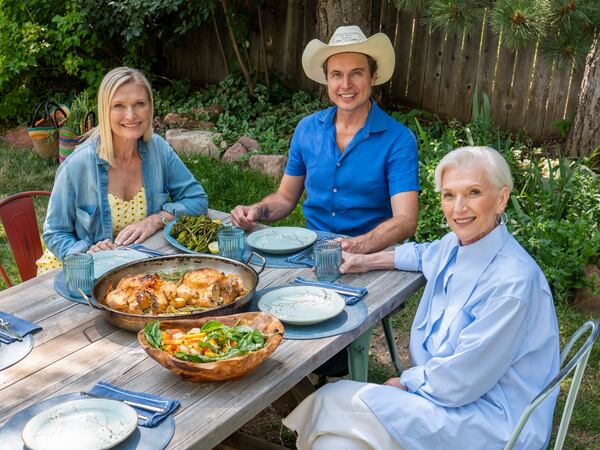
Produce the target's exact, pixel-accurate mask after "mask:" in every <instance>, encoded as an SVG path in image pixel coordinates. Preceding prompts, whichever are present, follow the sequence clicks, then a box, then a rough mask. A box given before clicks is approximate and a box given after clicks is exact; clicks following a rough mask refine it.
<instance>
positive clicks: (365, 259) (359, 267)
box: [340, 252, 394, 274]
mask: <svg viewBox="0 0 600 450" xmlns="http://www.w3.org/2000/svg"><path fill="white" fill-rule="evenodd" d="M377 269H385V270H389V269H394V252H378V253H371V254H370V255H361V254H356V253H347V252H342V265H341V266H340V273H342V274H343V273H360V272H368V271H370V270H377Z"/></svg>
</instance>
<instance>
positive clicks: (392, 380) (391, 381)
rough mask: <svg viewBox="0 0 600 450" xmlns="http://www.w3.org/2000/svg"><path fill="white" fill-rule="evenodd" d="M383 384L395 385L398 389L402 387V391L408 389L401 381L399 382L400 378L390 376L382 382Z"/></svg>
mask: <svg viewBox="0 0 600 450" xmlns="http://www.w3.org/2000/svg"><path fill="white" fill-rule="evenodd" d="M383 385H384V386H393V387H397V388H399V389H402V390H403V391H407V390H408V389H406V386H404V385H403V384H402V383H400V378H390V379H389V380H387V381H386V382H385V383H383Z"/></svg>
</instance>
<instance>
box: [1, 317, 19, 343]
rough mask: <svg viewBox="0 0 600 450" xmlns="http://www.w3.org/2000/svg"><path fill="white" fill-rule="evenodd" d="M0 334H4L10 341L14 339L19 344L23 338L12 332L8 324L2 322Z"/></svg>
mask: <svg viewBox="0 0 600 450" xmlns="http://www.w3.org/2000/svg"><path fill="white" fill-rule="evenodd" d="M0 333H3V334H5V335H6V336H8V337H10V338H12V339H16V340H17V341H19V342H22V341H23V336H21V335H20V334H19V333H17V332H16V331H15V330H13V327H11V326H10V324H8V323H6V322H4V321H2V322H1V323H0Z"/></svg>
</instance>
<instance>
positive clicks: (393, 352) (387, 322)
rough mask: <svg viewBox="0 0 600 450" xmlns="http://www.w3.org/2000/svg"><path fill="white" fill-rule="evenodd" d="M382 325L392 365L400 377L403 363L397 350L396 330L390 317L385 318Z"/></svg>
mask: <svg viewBox="0 0 600 450" xmlns="http://www.w3.org/2000/svg"><path fill="white" fill-rule="evenodd" d="M381 325H383V332H384V334H385V340H386V341H387V345H388V349H389V351H390V358H391V360H392V364H393V365H394V368H395V369H396V372H397V373H398V376H400V375H402V370H404V369H403V368H402V362H401V361H400V355H398V349H397V348H396V339H395V337H394V329H393V328H392V321H391V319H390V316H385V317H384V318H383V319H381Z"/></svg>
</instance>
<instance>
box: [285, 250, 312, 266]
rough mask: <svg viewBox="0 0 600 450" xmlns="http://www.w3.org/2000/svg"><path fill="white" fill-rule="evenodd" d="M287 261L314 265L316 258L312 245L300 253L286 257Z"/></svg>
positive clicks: (301, 264) (302, 264)
mask: <svg viewBox="0 0 600 450" xmlns="http://www.w3.org/2000/svg"><path fill="white" fill-rule="evenodd" d="M285 261H286V262H289V263H294V264H298V265H300V266H305V267H313V266H314V265H315V260H314V258H313V249H312V246H310V247H308V248H307V249H304V250H302V251H301V252H300V253H296V254H295V255H292V256H288V257H287V258H285Z"/></svg>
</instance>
